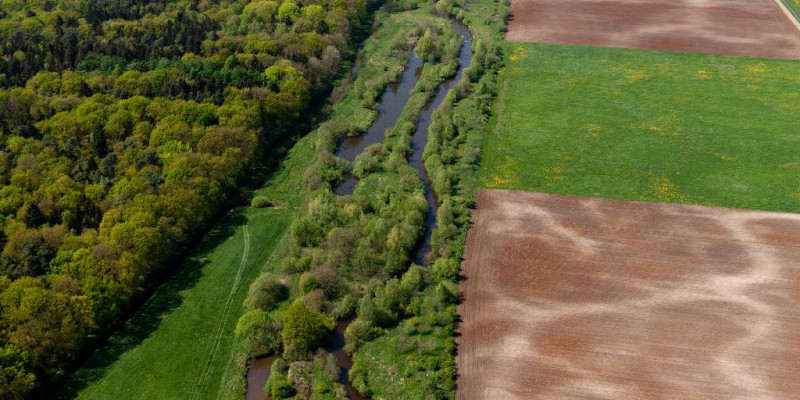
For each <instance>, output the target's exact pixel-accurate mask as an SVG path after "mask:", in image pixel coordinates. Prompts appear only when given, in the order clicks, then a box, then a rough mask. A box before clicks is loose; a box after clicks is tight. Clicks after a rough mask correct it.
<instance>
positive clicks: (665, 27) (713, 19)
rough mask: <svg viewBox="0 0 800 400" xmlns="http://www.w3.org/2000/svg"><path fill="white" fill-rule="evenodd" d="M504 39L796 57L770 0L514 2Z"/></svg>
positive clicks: (786, 22)
mask: <svg viewBox="0 0 800 400" xmlns="http://www.w3.org/2000/svg"><path fill="white" fill-rule="evenodd" d="M511 12H512V19H511V21H510V22H509V24H508V34H507V35H506V38H507V39H509V40H517V41H525V42H540V43H558V44H582V45H593V46H612V47H628V48H638V49H649V50H666V51H683V52H697V53H711V54H724V55H735V56H751V57H770V58H785V59H800V33H799V32H798V30H797V28H796V27H795V25H794V22H793V20H792V19H790V17H789V16H787V15H786V14H785V12H784V11H783V10H781V8H780V7H779V6H778V4H776V3H775V1H774V0H676V1H656V0H513V1H512V3H511Z"/></svg>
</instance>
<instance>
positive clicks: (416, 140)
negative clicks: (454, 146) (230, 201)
mask: <svg viewBox="0 0 800 400" xmlns="http://www.w3.org/2000/svg"><path fill="white" fill-rule="evenodd" d="M450 22H451V23H452V24H453V28H455V30H456V32H457V33H458V34H459V35H460V36H461V37H463V38H464V43H463V44H462V45H461V49H460V51H459V56H458V59H459V67H458V70H457V71H456V74H455V76H453V77H452V78H449V79H447V80H445V81H444V82H442V83H441V85H439V87H438V88H437V89H436V93H435V94H434V96H433V97H432V98H431V99H430V100H429V101H428V102H427V103H426V104H425V107H424V108H423V109H422V112H421V113H420V115H419V117H418V118H417V121H416V130H415V134H414V137H413V138H412V140H411V149H412V151H413V152H412V154H411V156H410V157H409V158H408V162H409V164H410V165H411V166H412V167H414V169H416V170H417V173H418V174H419V177H420V179H421V180H422V183H423V186H424V190H425V199H426V200H427V202H428V210H427V216H426V219H425V233H424V234H423V236H422V238H421V239H420V240H419V242H418V244H417V247H416V249H415V250H414V258H413V259H414V262H415V263H417V264H419V265H425V263H426V262H427V260H426V258H427V256H428V253H430V249H431V233H432V232H433V229H434V228H435V227H436V213H437V210H438V204H437V202H436V194H435V193H433V190H432V189H431V183H430V180H429V179H428V173H427V172H426V171H425V165H424V164H423V161H422V153H423V152H424V151H425V145H426V144H427V143H428V127H429V126H430V122H431V117H432V115H433V112H434V111H435V110H436V108H438V107H439V105H441V104H442V101H444V99H445V96H447V92H448V91H449V90H450V89H451V88H452V87H453V86H455V85H456V84H457V83H458V82H459V81H460V80H461V79H462V78H463V74H464V68H465V67H466V66H469V65H470V62H471V61H472V40H473V38H472V34H471V33H470V31H469V28H467V26H466V25H464V24H462V23H461V22H460V21H458V20H455V19H451V20H450ZM422 65H423V62H422V60H421V59H419V58H417V57H416V55H415V54H414V52H412V54H411V55H410V56H409V58H408V63H407V65H406V68H405V70H404V71H403V73H402V75H401V77H400V80H399V81H398V82H395V83H391V84H389V85H387V87H386V89H385V90H384V92H383V94H382V95H381V98H380V106H379V108H378V116H377V118H376V119H375V122H373V124H372V126H370V128H369V129H368V130H367V132H366V133H364V134H363V135H359V136H354V137H348V138H345V139H344V140H343V141H342V143H341V145H340V146H339V148H338V149H337V151H336V155H337V156H339V157H341V158H344V159H346V160H347V161H350V162H353V161H354V160H355V159H356V156H358V155H359V154H361V152H362V151H363V150H364V149H366V148H367V147H368V146H370V145H372V144H374V143H380V142H382V141H383V139H384V137H385V132H386V130H387V129H389V128H391V127H393V126H394V125H395V123H396V122H397V119H398V118H399V117H400V113H401V112H402V111H403V107H405V104H406V102H407V101H408V98H409V97H410V92H411V90H412V89H413V88H414V86H415V85H416V84H417V80H418V79H419V77H420V74H421V73H422ZM357 182H358V180H357V179H356V177H355V176H353V175H349V176H347V177H345V180H344V181H343V182H342V184H340V185H339V186H338V187H337V188H336V189H335V190H334V192H335V193H336V194H338V195H349V194H352V193H353V189H354V188H355V185H356V183H357ZM352 320H353V318H352V317H350V318H345V319H342V320H340V321H339V323H337V324H336V330H335V331H334V334H333V338H332V339H331V343H330V344H329V345H328V346H326V347H325V350H326V351H327V352H329V353H331V354H333V355H334V357H335V358H336V363H337V365H339V373H340V375H339V379H337V380H336V381H337V382H339V383H341V384H342V385H344V387H345V389H346V390H347V397H348V398H349V399H350V400H362V399H364V398H366V397H364V396H363V395H361V394H360V393H358V391H356V390H355V388H354V387H353V385H351V384H350V382H349V380H348V379H347V374H348V373H349V371H350V368H351V367H352V366H353V359H352V358H351V357H350V355H348V354H347V353H346V352H345V351H344V330H345V329H346V328H347V325H349V324H350V322H352ZM277 358H278V357H277V356H275V355H273V356H269V357H264V358H256V359H254V360H253V361H252V362H251V364H250V368H249V370H248V373H247V400H264V399H265V398H267V397H266V394H265V393H264V385H265V384H266V382H267V379H268V378H269V370H270V367H271V365H272V362H273V361H275V359H277Z"/></svg>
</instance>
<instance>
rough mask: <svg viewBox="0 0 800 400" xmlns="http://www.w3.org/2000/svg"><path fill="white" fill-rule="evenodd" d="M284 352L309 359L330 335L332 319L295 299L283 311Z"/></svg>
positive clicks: (297, 357)
mask: <svg viewBox="0 0 800 400" xmlns="http://www.w3.org/2000/svg"><path fill="white" fill-rule="evenodd" d="M282 320H283V332H282V337H283V349H284V350H283V354H284V355H285V356H286V357H289V358H294V359H308V358H310V357H311V355H312V353H313V351H314V350H315V349H316V348H318V347H319V346H320V345H321V344H322V343H323V342H324V341H325V339H327V338H328V335H330V333H331V330H332V329H333V327H334V325H335V324H334V322H333V320H332V319H330V318H329V317H327V316H326V315H325V314H322V313H321V312H319V311H316V310H311V309H309V308H308V306H306V305H305V303H303V302H302V301H300V300H298V301H295V302H294V303H293V304H292V305H291V306H289V309H287V310H286V312H285V313H283V318H282Z"/></svg>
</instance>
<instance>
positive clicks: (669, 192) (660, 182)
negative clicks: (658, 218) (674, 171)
mask: <svg viewBox="0 0 800 400" xmlns="http://www.w3.org/2000/svg"><path fill="white" fill-rule="evenodd" d="M650 188H651V189H652V190H653V192H655V196H656V198H657V199H659V200H661V201H672V200H673V199H676V198H677V197H678V196H679V194H678V192H677V190H675V184H673V183H672V181H670V180H669V178H667V177H661V178H656V179H655V180H654V181H653V183H652V184H651V185H650Z"/></svg>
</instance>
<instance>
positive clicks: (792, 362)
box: [456, 190, 800, 399]
mask: <svg viewBox="0 0 800 400" xmlns="http://www.w3.org/2000/svg"><path fill="white" fill-rule="evenodd" d="M473 223H474V225H473V227H472V228H471V229H470V231H469V235H468V238H467V245H466V251H465V256H464V258H465V262H464V264H463V266H462V273H463V275H464V278H465V280H464V281H463V282H462V283H461V289H462V291H463V294H464V300H463V302H462V303H461V304H460V305H459V306H458V313H459V315H460V316H461V317H462V318H463V321H464V322H463V323H462V324H461V325H460V327H459V333H460V336H458V337H457V343H458V355H457V364H458V368H459V378H458V382H457V384H458V388H457V392H456V398H457V399H496V398H503V399H514V398H519V399H532V398H557V399H568V398H630V399H634V398H641V399H659V398H663V399H674V398H698V399H756V398H785V399H796V398H800V381H798V380H797V376H798V374H800V311H799V310H800V307H798V306H799V305H800V265H799V264H798V260H800V236H798V235H797V232H800V215H793V214H783V213H773V212H762V211H746V210H734V209H725V208H713V207H703V206H690V205H675V204H658V203H643V202H632V201H620V200H610V199H598V198H585V197H574V196H561V195H550V194H541V193H525V192H516V191H505V190H481V191H479V192H478V195H477V198H476V211H475V213H474V214H473Z"/></svg>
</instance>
